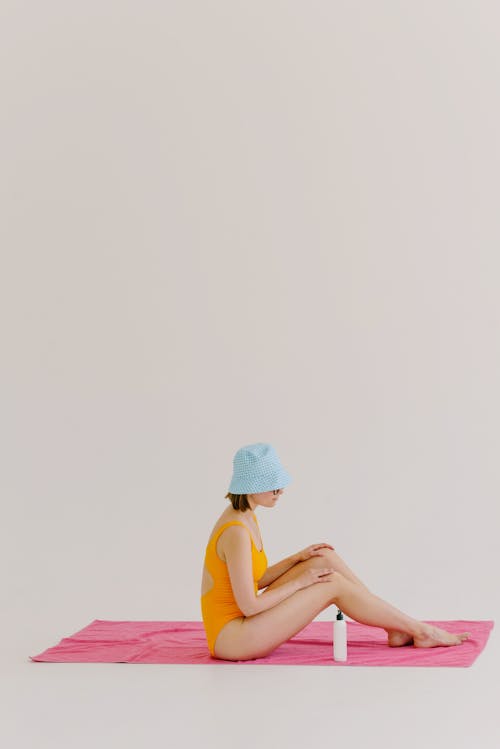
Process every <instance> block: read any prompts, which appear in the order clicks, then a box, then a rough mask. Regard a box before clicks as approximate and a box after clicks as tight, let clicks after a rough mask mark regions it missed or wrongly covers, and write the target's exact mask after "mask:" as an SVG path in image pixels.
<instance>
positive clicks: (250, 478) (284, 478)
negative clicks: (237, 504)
mask: <svg viewBox="0 0 500 749" xmlns="http://www.w3.org/2000/svg"><path fill="white" fill-rule="evenodd" d="M291 480H292V478H291V476H290V475H289V474H288V473H287V472H286V471H285V469H284V468H283V466H282V465H281V463H280V460H279V458H278V456H277V454H276V451H275V449H274V447H273V446H272V445H269V444H267V443H265V442H255V443H254V444H253V445H245V446H244V447H240V449H239V450H238V452H237V453H236V454H235V456H234V458H233V477H232V479H231V483H230V485H229V491H230V492H231V494H249V493H253V492H255V493H258V492H269V491H272V490H273V489H282V488H283V487H284V486H287V484H289V483H290V482H291Z"/></svg>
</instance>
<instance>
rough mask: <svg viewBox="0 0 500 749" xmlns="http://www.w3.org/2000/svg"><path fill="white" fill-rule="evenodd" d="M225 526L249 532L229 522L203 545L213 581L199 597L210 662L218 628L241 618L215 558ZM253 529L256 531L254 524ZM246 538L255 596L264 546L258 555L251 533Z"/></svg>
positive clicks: (264, 560) (222, 564) (227, 579)
mask: <svg viewBox="0 0 500 749" xmlns="http://www.w3.org/2000/svg"><path fill="white" fill-rule="evenodd" d="M252 515H253V518H254V520H255V522H256V523H257V518H256V517H255V513H253V512H252ZM229 525H243V526H244V527H245V528H246V529H247V531H248V532H249V533H250V529H249V527H248V526H247V525H245V523H242V522H241V521H239V520H230V521H229V522H227V523H224V525H221V527H220V528H219V529H218V530H217V531H216V533H215V534H214V536H213V538H212V539H211V540H210V541H209V542H208V544H207V548H206V551H205V566H206V568H207V570H208V571H209V572H210V574H211V575H212V577H213V579H214V585H213V587H212V588H211V589H210V590H209V591H208V592H207V593H205V594H204V595H202V596H201V615H202V619H203V625H204V627H205V633H206V636H207V643H208V649H209V651H210V655H211V656H213V657H214V658H216V657H217V656H216V655H215V653H214V645H215V640H216V638H217V635H218V634H219V632H220V631H221V629H222V627H224V625H225V624H227V622H229V621H231V619H236V618H237V617H238V616H245V615H244V613H243V612H242V611H241V609H240V608H239V606H238V604H237V603H236V600H235V598H234V595H233V589H232V587H231V579H230V577H229V572H228V569H227V564H226V562H223V561H222V559H220V558H219V556H218V555H217V550H216V544H217V539H218V538H219V536H220V534H221V533H222V531H223V530H224V529H225V528H227V527H228V526H229ZM257 527H259V524H258V523H257ZM250 538H251V541H252V574H253V582H254V589H255V595H257V591H258V589H259V588H258V585H257V581H258V580H260V578H261V577H262V575H263V574H264V572H265V571H266V569H267V557H266V553H265V551H264V546H263V547H262V549H261V551H259V550H258V548H257V547H256V546H255V543H254V540H253V538H252V534H251V533H250Z"/></svg>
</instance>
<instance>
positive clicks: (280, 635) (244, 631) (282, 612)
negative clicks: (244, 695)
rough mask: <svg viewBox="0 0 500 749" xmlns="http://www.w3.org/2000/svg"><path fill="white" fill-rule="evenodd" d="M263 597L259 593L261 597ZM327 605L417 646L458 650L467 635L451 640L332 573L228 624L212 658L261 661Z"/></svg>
mask: <svg viewBox="0 0 500 749" xmlns="http://www.w3.org/2000/svg"><path fill="white" fill-rule="evenodd" d="M310 561H311V560H307V562H299V564H298V565H296V566H299V565H307V564H308V563H309V562H310ZM302 569H304V568H303V567H302ZM282 577H284V576H282ZM269 587H270V586H269ZM265 595H266V593H265V591H264V593H262V595H261V598H262V597H265ZM332 603H335V604H336V605H337V606H338V607H339V608H340V609H341V610H342V611H344V612H345V613H346V614H347V616H350V617H351V618H352V619H355V620H356V621H358V622H361V623H363V624H369V625H371V626H374V627H383V628H390V629H395V630H399V631H402V632H406V633H408V634H410V635H412V636H413V637H414V640H415V645H417V644H418V646H419V647H435V646H436V645H459V644H460V643H461V642H462V641H463V639H465V635H466V634H467V633H464V635H453V634H450V633H448V632H445V631H444V630H438V629H437V628H436V627H432V626H431V625H429V624H426V623H424V622H419V621H418V620H417V619H413V618H412V617H410V616H407V615H406V614H404V613H403V612H402V611H399V610H398V609H396V608H395V607H394V606H391V605H390V604H389V603H387V602H386V601H383V600H382V599H381V598H378V597H377V596H375V595H373V594H372V593H370V591H369V590H367V589H365V588H363V587H362V586H360V585H357V584H356V583H353V582H352V581H351V580H348V579H347V578H345V577H344V576H343V575H342V574H341V573H339V572H332V573H331V574H330V575H329V576H328V579H327V580H326V581H325V582H321V583H315V584H313V585H309V586H308V587H306V588H301V589H300V590H298V591H296V592H295V593H293V594H292V595H291V596H289V597H288V598H285V600H283V601H280V603H278V604H276V605H275V606H272V607H271V608H269V609H266V610H265V611H262V612H260V613H259V614H254V615H253V616H247V617H245V618H244V619H242V620H235V621H232V622H229V623H228V624H227V625H226V627H224V628H223V629H222V630H221V632H220V633H219V635H218V637H217V640H216V643H215V655H216V656H217V657H218V658H223V659H226V660H248V659H253V658H262V657H264V656H266V655H268V654H269V653H270V652H272V651H273V650H274V649H275V648H276V647H278V645H281V643H283V642H286V641H287V640H289V639H290V638H291V637H293V636H294V635H295V634H297V633H298V632H300V631H301V630H302V629H303V628H304V627H305V626H306V625H307V624H309V623H310V622H311V621H312V620H313V619H314V618H315V617H316V616H317V615H318V614H319V613H320V612H321V611H323V610H324V609H325V608H327V607H328V606H329V605H330V604H332Z"/></svg>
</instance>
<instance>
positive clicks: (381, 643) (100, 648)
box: [30, 619, 494, 667]
mask: <svg viewBox="0 0 500 749" xmlns="http://www.w3.org/2000/svg"><path fill="white" fill-rule="evenodd" d="M425 621H427V620H425ZM428 623H429V624H435V625H436V626H438V627H441V628H442V629H446V630H448V631H449V632H456V633H458V632H470V633H471V636H470V637H469V639H468V640H465V642H463V643H462V644H461V645H452V646H444V647H437V648H415V647H413V645H405V646H403V647H400V648H390V647H389V646H388V645H387V633H386V632H385V630H383V629H380V628H379V627H370V626H368V625H366V624H360V623H359V622H352V621H349V620H347V619H346V624H347V661H344V662H340V661H334V660H333V645H332V642H333V622H332V621H313V622H311V623H310V624H308V625H307V626H306V627H304V629H302V630H301V631H300V632H299V633H298V634H296V635H295V636H294V637H291V638H290V639H289V640H288V641H287V642H284V643H283V644H282V645H279V646H278V647H277V648H276V649H275V650H274V651H273V652H272V653H271V654H270V655H268V656H266V657H265V658H255V659H253V660H245V661H226V660H221V659H218V658H212V657H211V655H210V653H209V651H208V647H207V641H206V637H205V630H204V628H203V623H202V622H199V621H178V622H173V621H172V622H170V621H169V622H158V621H156V622H140V621H138V622H129V621H107V620H105V619H94V621H93V622H91V624H89V625H88V626H87V627H84V628H83V629H81V630H79V631H78V632H76V633H75V634H74V635H72V636H71V637H64V638H63V639H62V640H61V641H60V642H59V644H58V645H56V646H55V647H52V648H48V649H47V650H44V651H43V652H42V653H40V654H39V655H35V656H30V658H31V660H32V661H45V662H49V663H198V664H212V665H217V664H232V663H238V664H240V665H241V664H249V665H258V666H260V665H270V666H281V665H292V666H462V667H464V666H471V665H472V664H473V663H474V661H475V660H476V658H477V657H478V655H479V653H480V652H481V651H482V650H483V648H484V647H485V646H486V642H487V641H488V637H489V634H490V632H491V630H492V629H493V627H494V621H491V620H488V621H468V620H458V621H439V622H438V621H428Z"/></svg>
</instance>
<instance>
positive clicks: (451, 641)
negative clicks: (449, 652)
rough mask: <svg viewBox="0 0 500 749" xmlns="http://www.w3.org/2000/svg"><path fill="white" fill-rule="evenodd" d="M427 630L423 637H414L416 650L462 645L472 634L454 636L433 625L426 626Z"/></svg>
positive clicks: (462, 633) (463, 633)
mask: <svg viewBox="0 0 500 749" xmlns="http://www.w3.org/2000/svg"><path fill="white" fill-rule="evenodd" d="M426 627H427V628H426V629H425V630H424V631H423V633H422V634H421V635H415V636H414V637H413V644H414V645H415V647H416V648H435V647H439V646H443V645H461V644H462V642H463V641H464V640H467V639H468V638H469V637H470V634H471V633H470V632H461V633H460V634H459V635H454V634H452V633H451V632H447V631H446V630H445V629H440V628H439V627H434V626H432V625H431V624H428V625H426Z"/></svg>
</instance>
